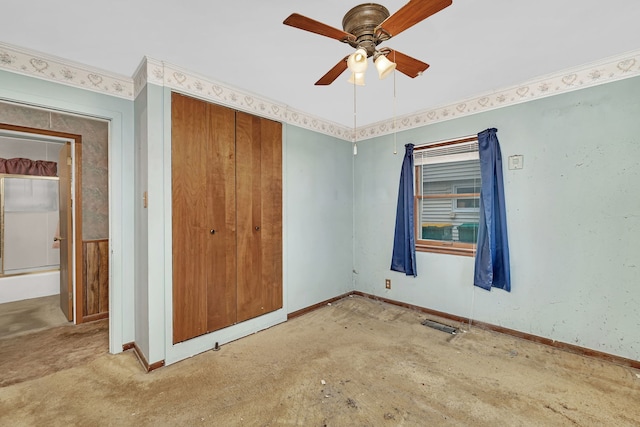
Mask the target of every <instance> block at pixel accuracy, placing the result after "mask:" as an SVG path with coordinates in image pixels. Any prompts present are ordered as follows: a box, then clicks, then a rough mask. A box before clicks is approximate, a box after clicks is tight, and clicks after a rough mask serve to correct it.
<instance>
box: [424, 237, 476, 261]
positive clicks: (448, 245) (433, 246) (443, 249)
mask: <svg viewBox="0 0 640 427" xmlns="http://www.w3.org/2000/svg"><path fill="white" fill-rule="evenodd" d="M475 246H476V245H474V244H472V243H453V242H443V241H439V240H418V241H416V251H417V252H431V253H436V254H447V255H458V256H467V257H475V256H476V248H475Z"/></svg>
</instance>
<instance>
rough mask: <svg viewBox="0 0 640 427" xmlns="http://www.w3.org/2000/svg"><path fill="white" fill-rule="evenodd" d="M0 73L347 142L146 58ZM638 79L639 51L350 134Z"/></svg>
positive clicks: (339, 132) (15, 66) (335, 130)
mask: <svg viewBox="0 0 640 427" xmlns="http://www.w3.org/2000/svg"><path fill="white" fill-rule="evenodd" d="M0 69H2V70H6V71H11V72H15V73H19V74H24V75H27V76H31V77H36V78H41V79H45V80H50V81H55V82H58V83H62V84H66V85H69V86H76V87H80V88H83V89H87V90H92V91H96V92H102V93H105V94H109V95H112V96H117V97H121V98H126V99H131V100H133V99H134V98H135V96H137V95H138V93H140V90H142V88H144V86H145V85H146V84H148V83H152V84H156V85H159V86H167V87H170V88H172V89H175V90H178V91H180V92H184V93H186V94H191V95H193V96H196V97H200V98H203V99H206V100H210V101H212V102H217V103H220V104H223V105H227V106H229V107H232V108H237V109H238V110H242V111H246V112H249V113H253V114H256V115H259V116H262V117H266V118H270V119H273V120H278V121H282V122H285V123H289V124H292V125H295V126H300V127H302V128H306V129H309V130H312V131H316V132H319V133H323V134H326V135H330V136H333V137H336V138H339V139H343V140H345V141H352V140H353V128H350V127H347V126H343V125H341V124H337V123H333V122H330V121H327V120H325V119H322V118H319V117H315V116H312V115H310V114H307V113H304V112H302V111H297V110H294V109H292V108H289V107H287V106H286V105H284V104H279V103H277V102H275V101H270V100H267V99H265V98H262V97H259V96H256V95H254V94H249V93H247V92H244V91H242V90H240V89H237V88H232V87H229V86H226V85H223V84H221V83H219V82H216V81H214V80H211V79H208V78H205V77H202V76H200V75H198V74H196V73H192V72H189V71H186V70H183V69H181V68H179V67H177V66H174V65H170V64H168V63H165V62H162V61H158V60H155V59H152V58H149V57H145V58H143V60H142V62H141V63H140V65H139V66H138V69H137V70H136V73H135V74H134V76H133V78H128V77H124V76H118V75H116V74H110V73H107V72H104V71H101V70H95V69H92V68H90V67H87V66H84V65H81V64H76V63H72V62H70V61H67V60H63V59H60V58H56V57H53V56H49V55H44V54H39V53H35V52H31V51H29V50H27V49H23V48H18V47H15V46H10V45H8V44H4V43H0ZM639 75H640V51H635V52H629V53H626V54H622V55H618V56H615V57H611V58H606V59H603V60H601V61H598V62H594V63H591V64H586V65H583V66H580V67H576V68H574V69H570V70H564V71H561V72H558V73H554V74H550V75H548V76H545V77H541V78H537V79H533V80H530V81H528V82H525V83H523V84H520V85H517V86H513V87H510V88H507V89H503V90H499V91H496V92H492V93H488V94H485V95H482V96H479V97H476V98H472V99H468V100H465V101H460V102H457V103H455V104H450V105H446V106H442V107H439V108H435V109H429V110H424V111H420V112H415V113H411V114H408V115H404V116H399V117H396V118H390V119H388V120H384V121H381V122H378V123H373V124H370V125H365V126H361V127H358V128H357V129H356V135H357V140H358V141H362V140H365V139H369V138H374V137H377V136H382V135H388V134H391V133H393V132H395V131H402V130H407V129H412V128H416V127H421V126H426V125H429V124H432V123H437V122H441V121H445V120H451V119H454V118H459V117H464V116H467V115H470V114H476V113H480V112H483V111H489V110H493V109H496V108H501V107H506V106H509V105H515V104H519V103H522V102H527V101H532V100H535V99H539V98H544V97H547V96H553V95H558V94H561V93H565V92H570V91H574V90H578V89H583V88H587V87H591V86H596V85H600V84H604V83H609V82H613V81H616V80H620V79H625V78H629V77H635V76H639Z"/></svg>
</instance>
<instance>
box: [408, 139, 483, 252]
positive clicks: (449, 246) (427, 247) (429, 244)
mask: <svg viewBox="0 0 640 427" xmlns="http://www.w3.org/2000/svg"><path fill="white" fill-rule="evenodd" d="M474 141H476V142H477V141H478V138H477V136H472V137H466V138H459V139H455V140H450V141H444V142H440V143H433V144H428V145H423V146H419V147H416V148H414V153H415V152H416V151H422V150H426V149H431V148H438V147H444V146H448V145H456V144H462V143H468V142H474ZM422 167H424V165H423V164H420V165H415V166H414V180H415V182H414V198H413V201H414V203H413V210H414V212H413V214H414V219H415V221H414V225H415V227H414V228H415V230H414V236H415V243H416V251H417V252H428V253H438V254H447V255H458V256H467V257H475V255H476V244H475V243H466V242H453V241H451V242H448V241H442V240H430V239H422V233H421V232H422V229H421V221H420V206H421V201H422V200H423V199H425V198H434V197H442V196H445V195H437V196H424V195H423V194H422V193H423V191H422V187H423V183H422V173H421V172H422V170H421V168H422ZM471 194H472V195H473V197H474V198H478V199H479V198H480V193H471ZM446 196H452V205H453V206H452V211H456V209H455V204H456V203H455V200H456V199H455V198H454V197H455V195H454V194H451V195H446ZM468 197H469V196H468V193H465V198H468ZM459 212H464V210H460V211H459ZM466 212H469V210H468V209H467V210H466Z"/></svg>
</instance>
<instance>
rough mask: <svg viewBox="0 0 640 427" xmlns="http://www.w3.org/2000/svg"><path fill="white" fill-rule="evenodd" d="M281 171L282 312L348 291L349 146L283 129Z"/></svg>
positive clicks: (350, 265) (350, 287)
mask: <svg viewBox="0 0 640 427" xmlns="http://www.w3.org/2000/svg"><path fill="white" fill-rule="evenodd" d="M286 147H287V149H286V151H285V153H284V154H285V156H286V165H287V168H286V169H285V171H284V187H285V195H286V199H285V213H284V215H285V216H284V221H285V224H286V228H287V236H286V240H285V256H286V259H287V265H288V268H287V283H288V293H287V300H288V311H289V312H290V313H291V312H293V311H296V310H299V309H301V308H305V307H308V306H310V305H313V304H316V303H318V302H320V301H324V300H327V299H330V298H332V297H335V296H337V295H341V294H344V293H346V292H350V291H352V290H353V284H352V268H353V226H352V224H353V222H352V220H353V154H352V151H351V144H350V143H349V142H346V141H343V140H339V139H335V138H332V137H329V136H326V135H322V134H319V133H315V132H311V131H309V130H305V129H302V128H299V127H295V126H287V132H286Z"/></svg>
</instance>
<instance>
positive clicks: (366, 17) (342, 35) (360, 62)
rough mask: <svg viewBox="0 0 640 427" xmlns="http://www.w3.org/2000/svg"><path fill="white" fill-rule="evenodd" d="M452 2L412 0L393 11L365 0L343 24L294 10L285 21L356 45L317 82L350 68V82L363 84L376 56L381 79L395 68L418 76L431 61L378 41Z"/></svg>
mask: <svg viewBox="0 0 640 427" xmlns="http://www.w3.org/2000/svg"><path fill="white" fill-rule="evenodd" d="M451 4H452V0H410V1H409V3H407V4H405V5H404V6H402V7H401V8H400V9H399V10H398V11H397V12H396V13H394V14H393V15H391V14H390V13H389V11H388V10H387V8H386V7H384V6H382V5H379V4H376V3H364V4H361V5H358V6H356V7H354V8H353V9H351V10H349V11H348V12H347V13H346V14H345V15H344V18H343V19H342V28H343V30H340V29H338V28H334V27H332V26H330V25H327V24H323V23H322V22H319V21H316V20H314V19H311V18H307V17H306V16H302V15H300V14H298V13H293V14H291V15H290V16H289V17H288V18H287V19H285V20H284V22H283V24H285V25H289V26H291V27H295V28H299V29H301V30H305V31H310V32H312V33H316V34H320V35H321V36H326V37H330V38H332V39H336V40H338V41H341V42H343V43H348V44H349V45H351V46H352V47H354V48H356V51H355V52H354V53H352V54H351V55H348V56H345V57H344V58H343V59H341V60H340V61H339V62H338V63H337V64H336V65H335V66H334V67H333V68H332V69H331V70H329V71H328V72H327V73H326V74H325V75H324V76H322V77H321V78H320V80H318V81H317V82H316V83H315V84H316V85H329V84H331V83H333V81H334V80H335V79H337V78H338V76H340V74H342V73H343V72H344V71H345V70H346V69H347V68H349V69H350V70H351V72H352V74H351V78H350V79H349V82H350V83H354V84H358V85H364V72H365V70H366V69H367V60H368V58H369V57H373V61H374V64H375V66H376V68H377V70H378V75H379V77H380V78H381V79H383V78H385V77H386V76H388V75H389V74H390V73H391V72H392V71H393V70H394V69H397V70H398V71H400V72H401V73H403V74H405V75H407V76H409V77H411V78H415V77H417V76H419V75H421V74H422V72H423V71H425V70H426V69H427V68H429V64H427V63H424V62H422V61H420V60H418V59H415V58H412V57H410V56H408V55H405V54H403V53H401V52H398V51H397V50H393V49H389V48H386V47H383V48H380V49H378V47H377V46H378V45H379V44H380V43H382V42H383V41H386V40H389V39H390V38H391V37H394V36H397V35H398V34H400V33H401V32H402V31H404V30H406V29H407V28H409V27H412V26H413V25H415V24H417V23H418V22H420V21H422V20H424V19H426V18H428V17H429V16H431V15H433V14H434V13H437V12H439V11H441V10H442V9H444V8H445V7H447V6H449V5H451Z"/></svg>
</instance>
